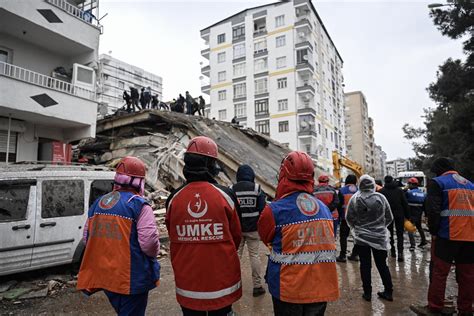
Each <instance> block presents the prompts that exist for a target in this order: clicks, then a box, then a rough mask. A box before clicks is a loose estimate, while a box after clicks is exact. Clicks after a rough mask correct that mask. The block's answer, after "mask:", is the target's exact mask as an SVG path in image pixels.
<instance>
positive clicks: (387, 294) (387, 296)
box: [377, 290, 393, 302]
mask: <svg viewBox="0 0 474 316" xmlns="http://www.w3.org/2000/svg"><path fill="white" fill-rule="evenodd" d="M377 295H378V296H379V297H380V298H381V299H384V300H387V301H390V302H393V296H392V292H390V291H387V290H385V291H383V292H377Z"/></svg>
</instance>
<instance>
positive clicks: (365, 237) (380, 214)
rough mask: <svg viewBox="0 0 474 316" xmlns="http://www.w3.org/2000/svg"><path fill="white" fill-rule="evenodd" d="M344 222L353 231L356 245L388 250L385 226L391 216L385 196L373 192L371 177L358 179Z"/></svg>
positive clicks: (366, 176)
mask: <svg viewBox="0 0 474 316" xmlns="http://www.w3.org/2000/svg"><path fill="white" fill-rule="evenodd" d="M346 220H347V223H348V224H349V226H350V227H351V228H352V229H353V235H354V240H355V244H356V245H360V246H370V247H372V248H375V249H378V250H387V249H388V241H389V232H388V230H387V226H388V225H389V224H390V223H391V222H392V221H393V215H392V212H391V211H390V205H389V204H388V201H387V199H386V198H385V196H383V195H382V194H380V193H377V192H375V180H374V178H372V177H371V176H369V175H363V176H362V177H361V178H360V184H359V191H358V192H357V193H356V194H354V195H353V196H352V198H351V199H350V201H349V205H348V207H347V215H346Z"/></svg>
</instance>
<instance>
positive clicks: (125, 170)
mask: <svg viewBox="0 0 474 316" xmlns="http://www.w3.org/2000/svg"><path fill="white" fill-rule="evenodd" d="M115 172H117V173H120V174H124V175H127V176H131V177H137V178H145V173H146V167H145V164H144V163H143V161H141V160H140V159H138V158H137V157H132V156H127V157H124V158H122V160H120V162H119V163H118V165H117V168H116V169H115Z"/></svg>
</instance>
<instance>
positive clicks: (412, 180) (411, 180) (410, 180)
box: [408, 177, 419, 185]
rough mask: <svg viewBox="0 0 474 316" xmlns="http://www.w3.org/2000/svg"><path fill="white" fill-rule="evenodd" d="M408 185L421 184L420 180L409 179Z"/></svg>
mask: <svg viewBox="0 0 474 316" xmlns="http://www.w3.org/2000/svg"><path fill="white" fill-rule="evenodd" d="M408 183H409V184H416V185H418V184H419V182H418V179H417V178H415V177H413V178H410V179H408Z"/></svg>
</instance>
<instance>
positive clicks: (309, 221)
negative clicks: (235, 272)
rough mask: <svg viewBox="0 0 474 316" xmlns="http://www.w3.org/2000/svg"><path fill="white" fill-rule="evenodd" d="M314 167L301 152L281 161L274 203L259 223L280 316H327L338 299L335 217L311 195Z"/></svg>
mask: <svg viewBox="0 0 474 316" xmlns="http://www.w3.org/2000/svg"><path fill="white" fill-rule="evenodd" d="M313 189H314V164H313V161H312V159H311V157H310V156H309V155H308V154H306V153H304V152H301V151H293V152H290V153H289V154H288V155H287V156H286V157H285V158H284V159H283V161H282V163H281V166H280V172H279V176H278V186H277V189H276V195H275V200H274V201H273V202H272V203H270V204H269V205H267V206H266V207H265V209H264V210H263V212H262V214H261V216H260V219H259V221H258V233H259V235H260V238H261V239H262V241H263V242H264V243H265V244H266V245H268V247H269V248H270V255H269V257H268V266H267V273H266V276H265V279H266V281H267V283H268V290H269V292H270V294H271V295H272V300H273V311H274V314H275V315H276V316H279V315H292V316H303V315H324V312H325V310H326V306H327V302H328V301H335V300H337V299H338V298H339V285H338V277H337V271H336V243H335V240H334V224H333V218H332V215H331V212H330V211H329V209H328V208H327V206H326V205H324V203H322V202H321V201H319V200H318V199H317V198H315V197H314V196H313Z"/></svg>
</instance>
